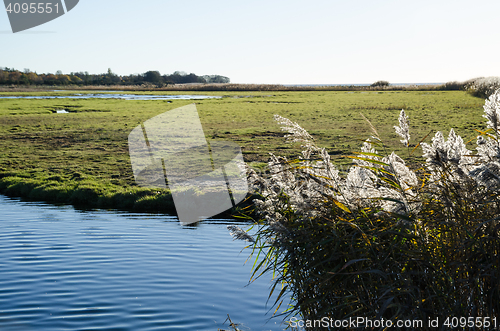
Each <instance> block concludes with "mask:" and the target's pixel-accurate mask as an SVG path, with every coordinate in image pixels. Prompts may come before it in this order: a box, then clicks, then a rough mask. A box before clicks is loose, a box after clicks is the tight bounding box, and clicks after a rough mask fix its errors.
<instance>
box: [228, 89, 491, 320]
mask: <svg viewBox="0 0 500 331" xmlns="http://www.w3.org/2000/svg"><path fill="white" fill-rule="evenodd" d="M484 109H485V115H484V117H485V118H486V119H487V120H488V122H487V126H488V129H487V130H485V131H480V132H481V135H480V136H479V137H478V140H477V148H476V150H477V151H476V153H473V152H472V151H470V150H468V149H467V148H466V146H465V144H464V142H463V140H462V138H461V137H460V136H458V135H457V134H456V133H455V132H454V131H453V129H452V130H451V131H450V133H449V136H448V138H447V139H445V138H444V136H443V134H442V133H441V132H437V133H436V135H435V136H434V138H433V139H432V143H430V144H427V143H420V144H418V145H420V146H421V147H422V149H423V155H424V158H425V162H422V164H412V165H410V166H408V165H406V163H405V161H404V160H403V159H402V158H400V157H399V156H398V155H396V154H395V153H388V152H385V153H384V154H385V155H384V154H380V153H379V152H378V151H377V150H376V149H380V150H383V151H385V145H384V143H383V141H381V139H380V137H379V135H378V134H377V132H376V130H375V128H374V127H373V126H372V125H371V124H370V126H371V128H372V131H373V136H372V138H371V139H370V140H366V141H365V142H364V144H363V147H362V149H361V152H359V153H356V155H353V156H351V158H352V159H353V162H354V165H353V166H352V167H351V168H350V169H349V171H348V172H347V175H345V176H341V174H340V172H339V170H338V169H337V168H336V167H335V165H333V163H332V162H331V160H330V156H329V154H328V153H327V151H326V150H325V149H324V148H320V147H317V146H316V144H315V143H314V139H313V137H312V136H310V135H309V134H308V133H307V132H306V131H305V130H304V129H303V128H301V127H300V126H299V125H298V124H297V123H293V122H292V121H290V120H288V119H285V118H283V117H280V116H275V119H276V120H277V121H278V123H279V124H280V125H281V127H282V129H283V130H285V131H287V132H288V133H289V134H288V135H287V136H286V137H287V139H288V140H291V141H292V142H300V143H301V144H302V146H303V151H302V155H301V156H300V157H299V158H298V159H296V160H293V161H290V160H287V159H286V158H283V157H278V156H275V155H271V158H270V161H269V164H268V167H269V173H268V174H267V175H265V176H264V175H259V174H257V173H256V172H255V171H252V170H249V172H250V179H251V183H252V185H253V187H254V188H255V190H256V191H257V192H259V194H260V197H261V198H260V199H256V200H254V203H255V207H256V212H257V215H258V216H259V217H258V220H257V221H256V225H257V228H258V230H257V232H256V234H255V236H254V237H252V238H248V237H245V236H244V235H243V232H244V231H243V230H241V229H235V227H234V226H233V227H231V232H232V234H236V235H237V234H238V233H239V237H243V238H245V239H247V240H249V241H251V242H252V244H251V245H250V246H249V247H250V248H252V249H253V251H252V252H253V254H257V253H258V255H260V256H264V257H265V258H264V259H263V260H262V262H260V263H258V264H257V265H256V267H255V268H254V276H256V277H258V276H259V275H262V274H263V273H268V272H273V274H274V275H275V278H274V287H273V288H272V292H273V291H274V290H275V289H276V288H281V290H280V294H279V295H278V299H277V300H276V305H277V310H278V309H279V308H280V305H281V304H282V303H283V300H284V299H283V295H284V294H286V293H288V294H290V295H291V302H290V308H289V309H288V310H287V311H286V313H287V314H286V315H287V316H290V315H293V314H299V315H300V316H301V317H302V318H303V319H308V320H320V319H322V318H324V317H327V318H331V319H335V320H342V319H346V318H349V317H365V318H369V319H372V320H380V319H382V318H383V319H386V320H387V319H390V320H391V321H394V323H395V322H396V320H417V319H418V320H422V321H424V323H426V321H428V320H429V319H434V318H439V319H440V321H441V322H444V321H445V320H446V318H447V317H452V316H496V315H497V314H498V313H499V312H500V302H499V301H498V300H497V298H498V295H499V294H500V293H499V292H500V255H499V253H500V238H499V230H500V223H499V221H498V220H499V216H498V215H499V214H500V195H499V194H498V191H499V189H500V140H499V134H500V131H499V130H500V92H497V93H496V94H493V95H492V96H491V97H490V98H489V99H488V100H486V103H485V106H484ZM395 128H396V132H397V134H399V135H400V136H401V137H402V138H403V139H402V140H401V141H402V143H403V144H405V145H406V146H409V141H410V133H409V130H410V127H409V122H408V117H407V116H406V114H405V112H404V111H402V112H401V114H400V118H399V126H396V127H395ZM418 145H417V146H418ZM277 310H276V311H277ZM440 325H441V327H442V328H443V329H446V328H445V325H444V324H443V323H441V324H440ZM308 329H315V328H314V327H311V328H308ZM322 329H324V328H322ZM331 329H336V328H334V327H332V328H331Z"/></svg>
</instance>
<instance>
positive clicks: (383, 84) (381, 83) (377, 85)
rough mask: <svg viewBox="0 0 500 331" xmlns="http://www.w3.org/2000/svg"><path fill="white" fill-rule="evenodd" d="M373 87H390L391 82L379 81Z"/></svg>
mask: <svg viewBox="0 0 500 331" xmlns="http://www.w3.org/2000/svg"><path fill="white" fill-rule="evenodd" d="M370 86H371V87H386V86H389V82H388V81H386V80H379V81H376V82H375V83H373V84H372V85H370Z"/></svg>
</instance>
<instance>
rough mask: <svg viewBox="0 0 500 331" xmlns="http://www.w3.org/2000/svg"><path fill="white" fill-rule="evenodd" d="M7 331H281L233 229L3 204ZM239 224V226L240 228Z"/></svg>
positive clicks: (1, 314) (1, 263) (1, 302)
mask: <svg viewBox="0 0 500 331" xmlns="http://www.w3.org/2000/svg"><path fill="white" fill-rule="evenodd" d="M0 210H1V216H0V330H2V331H5V330H7V331H11V330H12V331H14V330H16V331H17V330H20V331H21V330H22V331H29V330H37V331H38V330H50V331H57V330H99V331H100V330H107V331H111V330H113V331H118V330H141V331H147V330H217V329H218V328H224V329H226V330H229V329H230V328H229V326H228V323H227V322H226V324H225V325H223V323H224V320H225V319H226V318H227V314H229V315H230V317H231V319H232V320H233V322H235V323H241V324H242V329H243V330H248V329H250V330H252V331H260V330H282V329H283V328H284V327H283V326H280V321H281V319H271V320H270V321H269V318H270V317H271V315H272V313H271V312H269V309H270V308H271V307H270V305H268V306H266V300H267V297H268V293H269V286H270V278H269V277H267V278H266V279H264V278H261V279H258V280H257V281H256V282H254V283H251V284H250V285H248V286H246V285H247V284H248V280H249V278H250V272H251V266H252V263H250V262H249V263H247V264H244V263H245V260H246V258H247V257H248V254H249V252H248V250H245V251H243V252H241V253H240V251H241V250H242V249H243V248H244V246H245V245H246V242H242V241H233V240H232V238H231V237H230V236H229V234H228V231H227V229H226V225H227V224H228V223H227V221H224V220H219V221H210V222H202V223H199V224H198V225H197V226H181V225H180V223H179V222H178V221H177V220H176V219H175V218H172V217H168V216H163V215H151V214H130V213H119V212H111V211H78V210H75V209H74V208H73V207H69V206H63V207H60V206H52V205H46V204H42V203H32V202H22V201H19V200H15V199H10V198H6V197H3V196H0ZM231 224H234V223H231Z"/></svg>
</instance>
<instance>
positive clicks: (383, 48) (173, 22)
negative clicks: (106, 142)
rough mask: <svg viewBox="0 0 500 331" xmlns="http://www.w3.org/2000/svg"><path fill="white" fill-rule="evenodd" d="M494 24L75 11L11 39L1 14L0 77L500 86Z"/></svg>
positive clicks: (266, 11)
mask: <svg viewBox="0 0 500 331" xmlns="http://www.w3.org/2000/svg"><path fill="white" fill-rule="evenodd" d="M28 2H29V1H28ZM499 21H500V1H498V0H474V1H470V0H467V1H462V0H430V1H429V0H420V1H407V0H351V1H346V0H341V1H338V0H307V1H305V0H302V1H297V0H265V1H264V0H253V1H241V0H212V1H207V0H183V1H178V0H176V1H170V0H136V1H132V0H105V1H103V0H80V2H79V4H78V5H77V6H76V7H75V8H74V9H73V10H71V11H70V12H68V13H67V14H65V15H64V16H61V17H59V18H58V19H55V20H53V21H51V22H48V23H46V24H44V25H41V26H38V27H35V28H32V29H30V30H27V31H25V32H19V33H15V34H14V33H12V30H11V28H10V24H9V20H8V16H7V13H6V12H5V11H2V10H0V67H9V68H15V69H18V70H24V69H25V68H27V69H30V70H32V71H35V72H37V73H49V72H50V73H55V72H56V71H58V70H61V71H62V72H63V73H70V72H79V71H88V72H90V73H105V72H107V70H108V68H111V70H112V71H113V72H115V73H117V74H119V75H128V74H135V73H143V72H146V71H148V70H158V71H160V73H162V74H171V73H173V72H174V71H185V72H187V73H195V74H197V75H211V74H217V75H222V76H227V77H229V78H230V79H231V82H233V83H249V84H370V83H373V82H375V81H377V80H387V81H389V82H390V83H442V82H448V81H464V80H467V79H471V78H475V77H481V76H500V29H499V28H498V22H499Z"/></svg>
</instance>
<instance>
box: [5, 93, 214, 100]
mask: <svg viewBox="0 0 500 331" xmlns="http://www.w3.org/2000/svg"><path fill="white" fill-rule="evenodd" d="M218 98H221V97H219V96H209V95H150V94H122V93H99V94H94V93H90V94H82V93H77V94H72V95H50V96H47V95H45V96H42V95H40V96H0V100H1V99H121V100H201V99H218Z"/></svg>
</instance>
